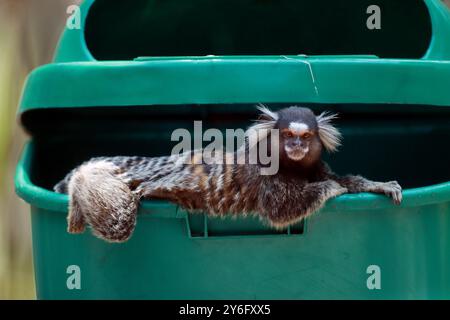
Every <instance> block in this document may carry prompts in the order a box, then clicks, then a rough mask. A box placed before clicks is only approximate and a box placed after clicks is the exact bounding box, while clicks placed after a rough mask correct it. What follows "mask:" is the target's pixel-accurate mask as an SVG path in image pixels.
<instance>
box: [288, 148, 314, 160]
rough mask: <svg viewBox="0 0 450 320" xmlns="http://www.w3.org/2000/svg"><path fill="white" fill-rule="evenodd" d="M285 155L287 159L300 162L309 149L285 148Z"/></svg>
mask: <svg viewBox="0 0 450 320" xmlns="http://www.w3.org/2000/svg"><path fill="white" fill-rule="evenodd" d="M285 151H286V154H287V156H288V157H289V159H291V160H294V161H300V160H302V159H303V158H304V157H305V156H306V154H307V153H308V151H309V148H301V147H298V148H288V147H286V148H285Z"/></svg>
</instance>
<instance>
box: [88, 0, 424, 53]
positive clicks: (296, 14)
mask: <svg viewBox="0 0 450 320" xmlns="http://www.w3.org/2000/svg"><path fill="white" fill-rule="evenodd" d="M371 5H377V6H378V8H379V9H380V11H379V19H380V20H379V21H380V25H379V26H380V29H370V28H368V27H367V23H368V21H369V25H370V23H371V22H373V20H371V17H372V16H373V15H374V14H378V13H376V12H375V11H371V10H370V9H368V8H369V7H370V6H371ZM368 11H369V13H368ZM431 30H432V29H431V20H430V16H429V13H428V9H427V7H426V5H425V3H424V1H422V0H396V1H392V0H378V1H375V2H374V1H372V0H323V1H299V0H216V1H211V0H189V1H186V0H134V1H132V3H131V2H130V1H110V0H97V1H95V3H94V4H93V5H92V7H91V9H90V11H89V13H88V16H87V20H86V25H85V38H86V44H87V47H88V49H89V50H90V52H91V53H92V55H93V56H94V58H96V59H97V60H133V59H135V58H137V57H142V56H204V55H297V54H306V55H355V54H363V55H376V56H379V57H381V58H421V57H422V56H423V55H424V54H425V53H426V51H427V49H428V47H429V44H430V40H431Z"/></svg>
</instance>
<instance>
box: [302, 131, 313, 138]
mask: <svg viewBox="0 0 450 320" xmlns="http://www.w3.org/2000/svg"><path fill="white" fill-rule="evenodd" d="M311 136H312V134H311V133H309V132H305V133H304V134H302V139H309V138H311Z"/></svg>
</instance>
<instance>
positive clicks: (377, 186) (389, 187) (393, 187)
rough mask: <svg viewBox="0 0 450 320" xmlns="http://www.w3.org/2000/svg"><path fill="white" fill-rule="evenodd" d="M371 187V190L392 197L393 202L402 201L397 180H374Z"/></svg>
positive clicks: (400, 188) (398, 202)
mask: <svg viewBox="0 0 450 320" xmlns="http://www.w3.org/2000/svg"><path fill="white" fill-rule="evenodd" d="M372 188H373V190H371V191H372V192H375V193H384V194H385V195H386V196H388V197H390V198H392V200H393V201H394V203H395V204H400V203H401V202H402V198H403V196H402V187H401V186H400V185H399V184H398V182H397V181H389V182H375V183H374V185H373V187H372Z"/></svg>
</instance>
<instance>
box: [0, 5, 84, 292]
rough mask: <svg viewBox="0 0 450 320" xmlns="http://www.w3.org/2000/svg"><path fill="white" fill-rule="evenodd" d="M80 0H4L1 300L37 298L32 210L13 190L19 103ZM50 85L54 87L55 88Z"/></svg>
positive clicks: (0, 32)
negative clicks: (28, 80) (28, 77)
mask: <svg viewBox="0 0 450 320" xmlns="http://www.w3.org/2000/svg"><path fill="white" fill-rule="evenodd" d="M78 3H79V1H77V0H0V299H34V298H35V293H34V278H33V267H32V255H31V240H30V238H31V234H30V231H31V229H30V213H29V208H28V206H27V205H26V204H25V203H24V202H22V201H21V200H20V199H19V198H18V197H17V196H16V195H15V193H14V183H13V179H14V170H15V165H16V163H17V159H18V156H19V154H20V151H21V149H22V146H23V143H24V141H25V139H27V137H26V134H25V133H24V132H23V131H22V130H21V128H20V127H19V126H18V122H17V119H16V108H17V104H18V101H19V99H20V93H21V90H22V86H23V83H24V80H25V77H26V75H27V74H28V73H29V72H30V71H31V70H32V69H34V68H36V67H37V66H39V65H42V64H45V63H49V62H50V61H51V59H52V55H53V51H54V48H55V46H56V44H57V41H58V38H59V35H60V33H61V31H62V29H63V28H64V25H65V21H66V19H67V17H68V14H67V13H66V10H67V6H69V5H71V4H78ZM50 90H51V89H50Z"/></svg>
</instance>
